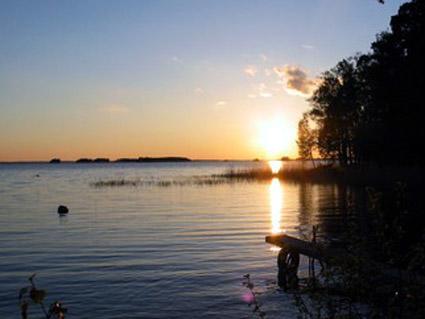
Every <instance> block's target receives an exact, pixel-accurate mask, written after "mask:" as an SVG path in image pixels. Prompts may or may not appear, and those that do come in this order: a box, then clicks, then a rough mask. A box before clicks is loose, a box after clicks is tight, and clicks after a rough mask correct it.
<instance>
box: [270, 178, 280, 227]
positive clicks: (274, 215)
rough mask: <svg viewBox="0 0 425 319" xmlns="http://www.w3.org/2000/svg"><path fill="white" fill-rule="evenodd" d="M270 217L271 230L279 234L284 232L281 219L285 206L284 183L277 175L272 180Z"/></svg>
mask: <svg viewBox="0 0 425 319" xmlns="http://www.w3.org/2000/svg"><path fill="white" fill-rule="evenodd" d="M269 192H270V217H271V232H272V234H278V233H280V232H282V229H281V225H280V221H281V214H282V206H283V191H282V185H280V181H279V179H278V178H277V177H274V178H273V179H272V181H271V184H270V188H269Z"/></svg>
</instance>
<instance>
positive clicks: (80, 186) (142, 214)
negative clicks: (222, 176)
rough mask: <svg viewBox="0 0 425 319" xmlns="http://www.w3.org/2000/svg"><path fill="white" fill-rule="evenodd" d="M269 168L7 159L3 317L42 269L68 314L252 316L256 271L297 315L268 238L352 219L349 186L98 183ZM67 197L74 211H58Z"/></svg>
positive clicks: (271, 313) (45, 283) (277, 308)
mask: <svg viewBox="0 0 425 319" xmlns="http://www.w3.org/2000/svg"><path fill="white" fill-rule="evenodd" d="M258 165H264V164H261V163H254V162H191V163H152V164H148V163H125V164H124V163H123V164H118V163H114V164H112V163H111V164H71V163H69V164H60V165H49V164H0V318H18V317H19V311H18V307H17V293H18V290H19V288H21V287H23V286H25V285H27V278H28V276H29V275H30V274H32V273H37V280H36V282H37V283H38V285H39V286H40V287H43V288H46V289H47V290H48V300H49V301H53V300H52V298H55V299H60V300H63V301H65V303H66V306H67V307H68V309H69V310H68V318H94V317H95V316H96V317H97V318H247V317H250V316H251V313H250V310H249V308H248V306H247V305H246V304H245V303H244V302H243V301H242V298H241V297H242V295H243V294H244V293H245V292H246V290H245V288H244V287H243V286H242V276H243V275H244V274H246V273H250V274H251V276H252V278H253V280H254V282H255V284H256V286H257V288H256V289H257V291H258V292H259V293H260V295H259V299H260V301H261V302H262V303H263V304H264V307H263V308H264V310H265V311H266V313H267V317H268V318H295V317H296V309H295V308H294V306H293V305H292V300H291V298H290V297H289V296H288V295H286V294H285V293H283V292H281V291H280V290H279V289H278V288H277V287H276V280H275V279H276V255H277V251H275V250H272V249H270V246H268V245H267V244H265V243H264V236H265V235H267V234H268V233H270V232H271V231H285V232H287V233H289V234H293V235H296V236H301V237H303V236H307V235H308V233H309V231H310V229H311V225H313V224H317V223H319V224H321V225H322V226H321V227H322V229H325V231H328V232H331V228H332V225H333V224H334V223H333V222H332V221H339V220H341V219H343V218H342V217H344V214H345V213H343V212H345V210H344V209H345V207H344V205H345V203H346V196H347V193H348V190H347V189H340V188H338V187H336V186H318V185H299V184H291V183H287V182H284V181H283V182H282V181H278V180H272V181H269V182H254V183H225V184H219V185H213V186H205V185H204V186H201V185H196V184H190V183H186V184H184V183H182V184H181V185H179V186H170V187H159V186H154V185H152V186H138V187H134V186H123V187H101V188H99V187H93V186H92V185H90V184H91V183H93V182H96V181H99V180H110V179H121V178H124V179H141V180H155V181H157V180H159V181H161V180H164V181H172V180H188V179H190V178H193V177H196V176H198V177H199V176H206V175H210V174H216V173H221V172H224V171H226V170H228V169H230V168H246V167H251V166H258ZM60 204H64V205H67V206H68V207H69V208H70V213H69V215H68V216H66V217H58V215H57V214H56V209H57V206H58V205H60ZM300 271H301V272H306V271H307V267H306V264H305V261H304V263H303V264H302V267H301V269H300ZM37 311H38V309H37ZM30 318H31V317H30Z"/></svg>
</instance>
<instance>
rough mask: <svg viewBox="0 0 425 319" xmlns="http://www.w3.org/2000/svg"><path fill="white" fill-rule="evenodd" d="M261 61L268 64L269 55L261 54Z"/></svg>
mask: <svg viewBox="0 0 425 319" xmlns="http://www.w3.org/2000/svg"><path fill="white" fill-rule="evenodd" d="M260 59H261V60H263V62H266V61H267V60H268V58H267V55H265V54H263V53H261V54H260Z"/></svg>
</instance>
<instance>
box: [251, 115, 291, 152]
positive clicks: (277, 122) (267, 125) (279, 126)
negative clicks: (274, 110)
mask: <svg viewBox="0 0 425 319" xmlns="http://www.w3.org/2000/svg"><path fill="white" fill-rule="evenodd" d="M292 131H293V130H292V127H290V126H289V125H287V123H286V122H285V121H284V119H282V118H274V119H272V120H268V121H264V122H261V123H259V124H258V139H257V141H258V145H259V147H260V148H261V149H262V151H263V153H264V156H265V157H266V159H268V160H273V159H278V158H281V157H282V156H288V155H291V156H293V155H294V154H293V153H294V152H293V150H292V147H293V144H294V141H295V137H294V136H293V135H294V132H292Z"/></svg>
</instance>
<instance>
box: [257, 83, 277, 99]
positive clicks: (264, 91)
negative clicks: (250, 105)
mask: <svg viewBox="0 0 425 319" xmlns="http://www.w3.org/2000/svg"><path fill="white" fill-rule="evenodd" d="M258 95H259V96H261V97H265V98H269V97H272V96H273V94H272V93H270V92H269V89H268V87H267V85H266V84H265V83H260V84H259V86H258Z"/></svg>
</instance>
